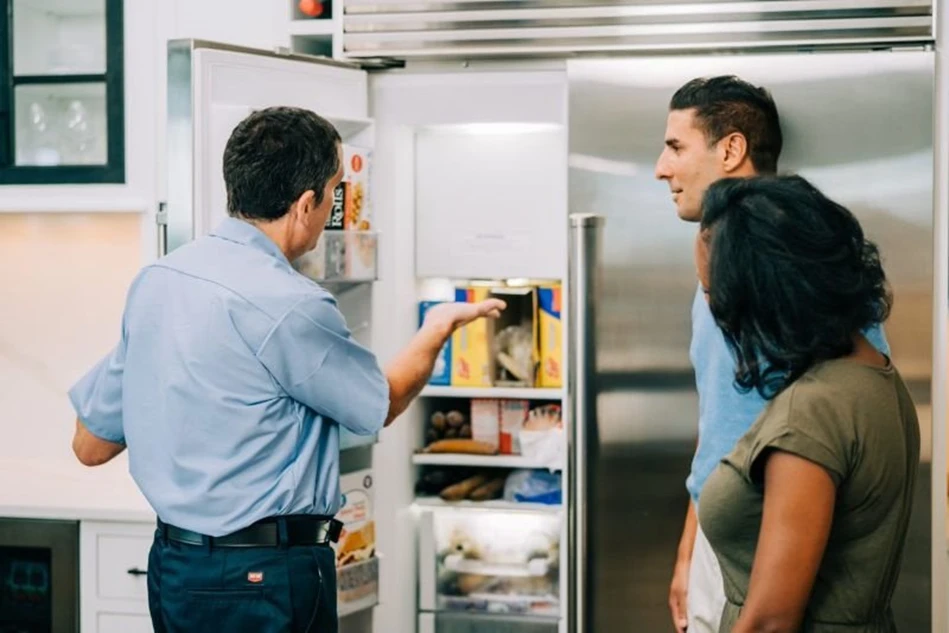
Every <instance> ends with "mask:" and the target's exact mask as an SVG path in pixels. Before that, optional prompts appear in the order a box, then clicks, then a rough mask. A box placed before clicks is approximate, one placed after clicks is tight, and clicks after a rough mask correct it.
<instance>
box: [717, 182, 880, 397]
mask: <svg viewBox="0 0 949 633" xmlns="http://www.w3.org/2000/svg"><path fill="white" fill-rule="evenodd" d="M701 226H702V239H706V240H708V242H707V243H708V246H709V249H710V253H709V281H708V286H709V287H708V288H707V292H708V295H709V307H710V309H711V312H712V315H713V316H714V317H715V321H716V322H717V323H718V326H719V327H720V328H721V329H722V331H723V332H724V334H725V338H726V340H727V342H728V344H729V347H730V348H731V349H732V351H733V352H734V354H735V356H736V360H737V367H736V371H735V382H736V384H737V385H738V387H739V388H740V389H741V390H742V391H744V392H747V391H750V390H751V389H752V388H754V389H757V390H758V393H760V394H761V396H762V397H764V398H766V399H770V398H773V397H774V396H775V395H777V394H778V393H780V392H781V391H782V390H783V389H784V388H785V387H787V386H788V385H789V384H791V383H792V382H794V381H795V380H797V378H798V377H800V376H801V374H803V373H804V372H805V371H807V370H808V369H809V368H810V367H811V366H813V365H814V364H815V363H817V362H820V361H823V360H828V359H832V358H838V357H841V356H845V355H847V354H849V353H851V352H852V351H853V337H854V334H856V333H857V332H860V331H862V330H864V329H866V328H868V327H870V326H872V325H874V324H877V323H883V322H884V321H885V320H886V319H887V317H888V316H889V313H890V308H891V306H892V302H893V298H892V294H891V293H890V289H889V285H888V284H887V280H886V275H885V274H884V272H883V267H882V265H881V263H880V252H879V250H878V249H877V247H876V245H875V244H873V243H872V242H870V241H869V240H867V239H866V238H865V237H864V235H863V229H862V228H861V227H860V223H859V222H858V221H857V219H856V218H855V217H854V215H853V214H852V213H851V212H850V211H848V210H847V209H845V208H844V207H842V206H841V205H839V204H837V203H836V202H834V201H832V200H830V199H828V198H827V197H826V196H824V194H822V193H821V192H820V191H818V190H817V188H816V187H814V186H813V185H812V184H811V183H809V182H808V181H807V180H805V179H804V178H801V177H800V176H761V177H755V178H742V179H732V178H729V179H725V180H721V181H718V182H716V183H715V184H713V185H712V186H711V187H710V188H709V190H708V192H707V193H706V194H705V198H704V200H703V210H702V225H701Z"/></svg>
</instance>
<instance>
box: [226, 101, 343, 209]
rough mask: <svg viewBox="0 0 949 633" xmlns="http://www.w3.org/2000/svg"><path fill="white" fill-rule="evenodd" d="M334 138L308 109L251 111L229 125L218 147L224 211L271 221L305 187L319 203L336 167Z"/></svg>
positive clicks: (330, 129) (328, 125) (328, 126)
mask: <svg viewBox="0 0 949 633" xmlns="http://www.w3.org/2000/svg"><path fill="white" fill-rule="evenodd" d="M339 143H340V136H339V132H337V131H336V128H335V127H333V125H332V124H331V123H330V122H329V121H327V120H326V119H324V118H322V117H320V116H318V115H317V114H315V113H313V112H310V111H309V110H304V109H301V108H289V107H274V108H265V109H263V110H257V111H256V112H254V113H253V114H251V115H250V116H248V117H247V118H246V119H244V120H243V121H241V122H240V123H239V124H238V125H237V127H236V128H234V131H233V132H232V133H231V137H230V138H229V139H228V141H227V146H226V147H225V148H224V184H225V186H226V187H227V212H228V213H229V214H230V215H232V216H235V217H241V218H247V219H249V220H264V221H269V220H276V219H279V218H281V217H283V216H284V215H285V214H286V213H287V211H289V209H290V206H291V205H292V204H293V203H294V202H296V200H297V199H299V197H300V196H301V195H303V193H304V192H306V191H309V190H310V189H312V190H313V192H314V193H316V202H317V203H318V204H319V203H321V202H322V201H323V189H324V188H325V187H326V183H327V182H329V180H330V179H331V178H332V177H333V176H334V175H335V174H336V172H337V170H338V169H339V154H338V151H337V146H338V144H339Z"/></svg>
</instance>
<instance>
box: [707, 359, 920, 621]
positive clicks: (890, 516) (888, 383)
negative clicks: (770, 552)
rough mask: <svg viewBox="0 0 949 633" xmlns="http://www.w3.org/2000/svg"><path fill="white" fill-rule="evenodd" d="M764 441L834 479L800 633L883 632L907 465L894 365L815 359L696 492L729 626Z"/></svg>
mask: <svg viewBox="0 0 949 633" xmlns="http://www.w3.org/2000/svg"><path fill="white" fill-rule="evenodd" d="M766 449H778V450H782V451H786V452H789V453H794V454H796V455H799V456H801V457H804V458H806V459H808V460H810V461H812V462H814V463H817V464H819V465H820V466H823V467H824V468H825V469H826V470H827V472H828V473H829V474H830V476H831V477H832V478H833V480H834V482H835V484H836V486H837V496H836V503H835V507H834V516H833V524H832V527H831V532H830V538H829V541H828V543H827V548H826V550H825V553H824V557H823V560H822V561H821V565H820V568H819V570H818V572H817V578H816V581H815V583H814V587H813V590H812V593H811V597H810V600H809V602H808V604H807V610H806V613H805V619H804V626H803V628H802V631H804V632H806V633H844V632H846V633H871V632H872V633H884V632H885V633H890V632H892V631H895V630H896V628H895V626H894V624H893V617H892V613H891V611H890V599H891V598H892V595H893V589H894V586H895V585H896V580H897V576H898V575H899V569H900V561H901V557H902V552H903V541H904V539H905V537H906V528H907V524H908V522H909V516H910V511H911V508H912V501H913V487H914V483H915V481H916V470H917V467H918V465H919V425H918V421H917V418H916V408H915V406H914V405H913V401H912V399H911V398H910V395H909V392H908V391H907V389H906V385H905V384H904V383H903V380H902V379H901V378H900V376H899V373H898V372H897V371H896V370H895V369H894V368H893V366H892V365H889V366H888V367H886V368H875V367H870V366H868V365H865V364H862V363H859V362H857V361H854V360H850V359H836V360H832V361H827V362H824V363H820V364H818V365H816V366H815V367H813V368H812V369H811V370H810V371H808V372H807V373H805V374H804V375H803V376H801V377H800V378H799V379H798V380H797V381H795V382H794V383H793V384H792V385H791V386H789V387H788V388H787V389H785V390H784V391H783V392H781V393H780V394H779V395H778V396H777V397H775V398H774V400H773V401H772V402H771V403H769V405H768V407H767V408H766V409H765V410H764V411H763V412H762V414H761V416H760V417H759V418H758V420H757V421H756V422H755V424H754V425H753V426H752V427H751V429H749V431H748V432H747V433H746V434H745V435H744V436H743V437H742V438H741V439H740V440H739V442H738V444H737V445H736V446H735V448H734V450H733V451H732V452H731V454H729V455H728V456H727V457H726V458H725V459H723V460H722V462H721V463H719V465H718V466H717V467H716V469H715V471H714V472H713V473H712V475H711V476H710V477H709V479H708V481H707V482H706V483H705V486H704V487H703V489H702V494H701V497H700V499H699V522H700V524H701V526H702V530H703V531H704V532H705V535H706V537H707V538H708V540H709V543H710V544H711V545H712V549H713V550H714V551H715V555H716V557H717V558H718V561H719V564H720V565H721V569H722V576H723V581H724V589H725V596H726V598H727V603H726V605H725V610H724V613H723V615H722V622H721V627H720V629H719V631H720V633H725V632H730V631H731V630H732V626H734V624H735V622H736V621H737V619H738V616H739V614H740V611H741V605H742V604H743V603H744V601H745V597H746V596H747V594H748V583H749V579H750V576H751V567H752V563H753V561H754V556H755V548H756V546H757V543H758V533H759V530H760V528H761V515H762V508H763V503H764V494H765V493H766V492H767V491H766V490H765V489H764V485H763V484H764V481H763V469H762V466H763V462H762V461H760V460H758V458H759V457H760V456H762V453H763V452H764V451H765V450H766Z"/></svg>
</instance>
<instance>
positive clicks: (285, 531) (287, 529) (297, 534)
mask: <svg viewBox="0 0 949 633" xmlns="http://www.w3.org/2000/svg"><path fill="white" fill-rule="evenodd" d="M342 527H343V524H342V522H340V521H338V520H336V519H334V518H332V517H324V516H319V517H318V516H286V517H271V518H267V519H262V520H260V521H257V522H256V523H253V524H251V525H249V526H247V527H246V528H243V529H241V530H238V531H236V532H232V533H231V534H226V535H224V536H207V535H206V534H200V533H198V532H192V531H191V530H185V529H184V528H180V527H177V526H174V525H169V524H167V523H165V522H163V521H162V520H161V519H159V520H158V530H159V532H160V533H161V535H162V536H163V537H164V538H166V539H168V540H169V541H175V542H178V543H184V544H186V545H201V546H210V547H277V546H281V545H282V546H287V547H292V546H296V545H328V544H330V543H335V542H336V541H338V540H339V534H340V531H341V530H342Z"/></svg>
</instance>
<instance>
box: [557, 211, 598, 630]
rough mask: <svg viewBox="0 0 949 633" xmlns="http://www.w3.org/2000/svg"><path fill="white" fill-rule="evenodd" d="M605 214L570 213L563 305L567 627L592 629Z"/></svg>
mask: <svg viewBox="0 0 949 633" xmlns="http://www.w3.org/2000/svg"><path fill="white" fill-rule="evenodd" d="M604 223H605V219H604V218H603V216H599V215H594V214H590V213H575V214H571V215H570V245H569V248H570V250H569V265H568V268H569V270H568V292H567V295H568V297H569V310H568V311H567V332H568V334H567V337H568V340H567V357H568V359H569V362H570V367H569V371H568V379H567V419H566V422H567V427H568V431H569V432H568V434H567V470H566V473H565V475H566V479H567V480H568V481H567V632H568V633H592V631H593V603H592V598H593V595H594V592H593V579H594V574H593V566H592V564H591V562H592V555H593V551H592V541H591V538H590V535H591V534H592V530H591V519H592V517H593V516H594V508H593V505H594V501H595V500H594V498H593V494H592V492H593V485H592V484H593V477H592V475H593V472H594V469H595V467H596V459H595V456H596V451H597V446H598V440H599V438H598V433H597V417H596V383H595V380H596V311H595V306H596V297H597V290H598V279H599V276H600V261H601V251H602V233H603V225H604Z"/></svg>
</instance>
